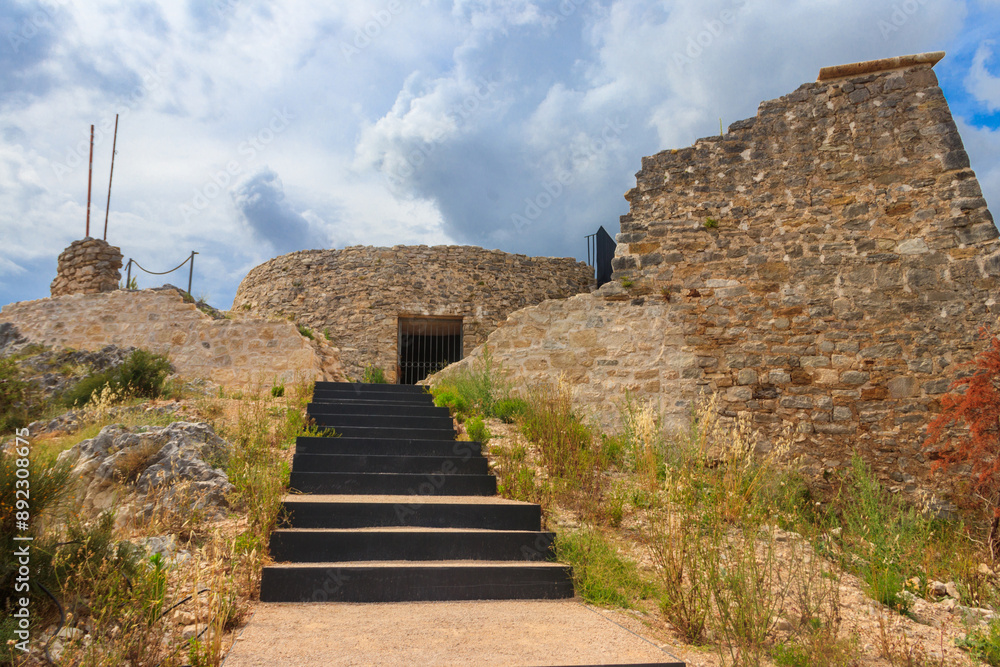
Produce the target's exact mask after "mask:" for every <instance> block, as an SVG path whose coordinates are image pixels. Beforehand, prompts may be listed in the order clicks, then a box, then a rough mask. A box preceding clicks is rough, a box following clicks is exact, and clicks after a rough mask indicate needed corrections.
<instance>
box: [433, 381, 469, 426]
mask: <svg viewBox="0 0 1000 667" xmlns="http://www.w3.org/2000/svg"><path fill="white" fill-rule="evenodd" d="M434 405H436V406H438V407H439V408H448V409H449V410H451V412H452V414H454V415H455V416H456V417H457V418H458V420H459V421H465V417H466V415H468V414H469V411H470V408H469V402H468V401H467V400H466V399H465V397H464V396H462V395H461V394H459V393H458V392H457V391H455V390H453V389H437V390H435V391H434Z"/></svg>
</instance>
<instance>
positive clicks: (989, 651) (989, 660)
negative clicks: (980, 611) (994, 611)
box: [955, 619, 1000, 667]
mask: <svg viewBox="0 0 1000 667" xmlns="http://www.w3.org/2000/svg"><path fill="white" fill-rule="evenodd" d="M955 645H956V646H958V648H960V649H962V650H963V651H968V652H969V654H970V655H971V656H972V657H973V658H975V659H976V660H981V661H982V662H985V663H986V664H987V665H993V667H998V666H1000V620H998V619H993V620H992V621H990V623H989V626H987V627H986V629H985V630H983V629H979V628H976V629H975V630H972V631H971V632H970V633H969V634H967V635H966V636H965V637H963V638H962V639H957V640H955Z"/></svg>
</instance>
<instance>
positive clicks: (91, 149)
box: [87, 125, 94, 236]
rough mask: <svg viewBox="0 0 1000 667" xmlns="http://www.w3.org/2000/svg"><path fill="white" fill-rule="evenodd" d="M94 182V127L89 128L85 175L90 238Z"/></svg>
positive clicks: (88, 234) (88, 233)
mask: <svg viewBox="0 0 1000 667" xmlns="http://www.w3.org/2000/svg"><path fill="white" fill-rule="evenodd" d="M93 180H94V126H93V125H91V126H90V173H88V174H87V236H90V184H91V183H92V182H93Z"/></svg>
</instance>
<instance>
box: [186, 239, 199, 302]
mask: <svg viewBox="0 0 1000 667" xmlns="http://www.w3.org/2000/svg"><path fill="white" fill-rule="evenodd" d="M197 254H198V253H196V252H195V251H194V250H192V251H191V270H190V271H189V272H188V296H190V297H191V298H192V299H193V298H194V295H193V294H191V279H192V278H194V256H195V255H197Z"/></svg>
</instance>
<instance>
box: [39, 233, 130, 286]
mask: <svg viewBox="0 0 1000 667" xmlns="http://www.w3.org/2000/svg"><path fill="white" fill-rule="evenodd" d="M120 268H122V253H121V249H119V248H116V247H115V246H113V245H110V244H108V243H107V242H106V241H102V240H100V239H93V238H90V237H89V236H88V237H87V238H85V239H80V240H79V241H73V242H72V243H70V244H69V247H68V248H66V249H65V250H64V251H63V252H62V254H61V255H59V265H58V271H57V273H56V278H55V280H53V281H52V285H51V287H50V291H51V293H52V296H63V295H65V294H95V293H97V292H111V291H113V290H116V289H118V281H119V280H121V278H122V276H121V273H119V272H118V269H120Z"/></svg>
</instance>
